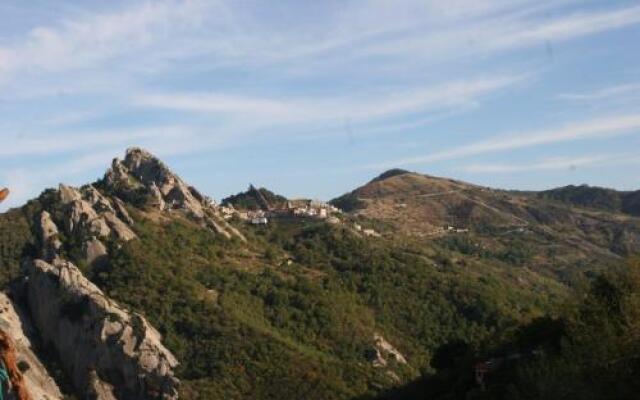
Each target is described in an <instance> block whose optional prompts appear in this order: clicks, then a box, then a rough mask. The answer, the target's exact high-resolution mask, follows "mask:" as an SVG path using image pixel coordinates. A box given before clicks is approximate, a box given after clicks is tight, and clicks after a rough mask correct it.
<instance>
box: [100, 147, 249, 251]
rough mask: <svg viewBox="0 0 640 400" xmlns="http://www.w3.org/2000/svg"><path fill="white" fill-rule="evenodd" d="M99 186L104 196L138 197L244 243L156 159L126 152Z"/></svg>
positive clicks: (208, 203)
mask: <svg viewBox="0 0 640 400" xmlns="http://www.w3.org/2000/svg"><path fill="white" fill-rule="evenodd" d="M101 184H102V185H103V186H104V188H105V190H106V191H107V192H111V193H115V194H121V195H122V196H125V197H128V196H131V195H132V194H134V195H138V196H140V195H142V197H143V198H144V199H145V201H146V202H147V204H148V205H150V206H152V207H153V208H155V209H157V210H159V211H161V212H171V211H182V212H184V213H185V214H186V215H187V216H188V217H189V218H191V219H192V220H193V221H196V222H197V223H199V224H201V225H202V226H203V227H206V228H208V229H210V230H211V231H213V232H215V233H217V234H220V235H222V236H225V237H227V238H232V237H236V238H238V239H240V240H243V241H244V240H246V239H245V237H244V236H243V235H242V233H241V232H240V231H238V230H237V229H236V228H234V227H233V226H231V225H230V224H228V223H227V222H226V221H225V220H224V218H222V216H221V215H220V211H219V208H218V207H217V206H216V204H215V203H214V202H213V201H211V199H209V198H207V197H206V196H203V195H202V194H201V193H200V192H198V190H196V189H195V188H194V187H193V186H189V185H187V184H186V183H185V182H184V181H183V180H182V179H181V178H180V177H179V176H177V175H176V174H174V173H173V172H171V170H170V169H169V168H168V167H167V166H166V165H165V164H164V163H163V162H162V161H160V160H159V159H158V158H156V157H154V156H153V155H152V154H150V153H149V152H147V151H145V150H142V149H140V148H130V149H128V150H127V152H126V155H125V158H124V160H120V159H118V158H116V159H114V160H113V162H112V164H111V168H110V169H109V170H108V171H107V173H106V174H105V176H104V179H103V180H102V182H101Z"/></svg>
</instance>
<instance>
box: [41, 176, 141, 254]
mask: <svg viewBox="0 0 640 400" xmlns="http://www.w3.org/2000/svg"><path fill="white" fill-rule="evenodd" d="M56 194H57V198H58V200H59V202H58V203H57V205H55V206H54V209H55V210H56V212H55V213H54V212H53V210H52V213H50V212H48V211H46V210H45V211H43V212H42V213H41V215H40V219H39V221H38V224H37V231H38V237H39V240H40V243H41V247H42V252H41V255H40V256H41V258H43V259H44V260H47V261H52V260H54V259H55V258H56V257H57V256H58V254H59V250H60V248H61V246H62V242H61V241H60V239H59V229H58V227H62V228H63V230H64V233H65V234H66V237H68V238H69V237H73V238H75V239H77V241H78V242H80V243H84V252H85V255H86V259H87V262H89V263H91V262H93V261H94V260H96V259H97V258H99V257H102V256H104V255H106V254H107V253H106V252H107V248H106V246H105V243H106V241H107V240H109V239H117V240H120V241H123V242H126V241H129V240H132V239H135V238H136V237H137V236H136V234H135V232H134V231H133V230H132V229H131V228H130V226H131V225H133V220H132V219H131V217H130V216H129V213H128V212H127V209H126V207H125V205H124V203H123V202H122V201H121V200H120V199H117V198H114V199H113V200H112V199H111V198H109V197H107V196H105V195H103V194H102V193H100V191H98V190H97V189H96V188H95V187H93V186H91V185H88V186H84V187H82V188H80V189H76V188H73V187H71V186H66V185H63V184H61V185H60V186H59V188H58V191H57V192H56ZM52 214H55V215H57V218H56V220H54V218H53V216H52Z"/></svg>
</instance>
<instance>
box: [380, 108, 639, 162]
mask: <svg viewBox="0 0 640 400" xmlns="http://www.w3.org/2000/svg"><path fill="white" fill-rule="evenodd" d="M638 131H640V114H630V115H619V116H615V117H607V118H599V119H594V120H589V121H582V122H577V123H572V124H568V125H565V126H561V127H558V128H554V129H546V130H540V131H533V132H527V133H517V134H512V135H505V136H499V137H493V138H490V139H487V140H482V141H478V142H475V143H472V144H469V145H464V146H459V147H455V148H452V149H448V150H444V151H441V152H436V153H430V154H426V155H423V156H416V157H407V158H402V159H398V160H394V161H389V162H385V163H380V164H372V165H369V166H368V168H370V169H381V168H388V167H392V166H401V165H417V164H428V163H433V162H437V161H444V160H452V159H461V158H465V157H470V156H475V155H479V154H486V153H496V152H501V151H511V150H517V149H523V148H527V147H533V146H541V145H547V144H552V143H560V142H571V141H576V140H586V139H602V138H608V137H614V136H619V135H625V134H631V133H634V132H638Z"/></svg>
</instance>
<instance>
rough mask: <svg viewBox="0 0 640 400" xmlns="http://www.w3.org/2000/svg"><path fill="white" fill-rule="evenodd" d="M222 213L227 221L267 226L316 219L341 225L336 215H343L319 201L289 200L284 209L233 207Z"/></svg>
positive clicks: (222, 210)
mask: <svg viewBox="0 0 640 400" xmlns="http://www.w3.org/2000/svg"><path fill="white" fill-rule="evenodd" d="M220 212H221V213H222V215H223V217H224V218H225V219H231V218H233V217H234V216H237V217H238V218H240V219H241V220H243V221H247V222H249V223H251V224H254V225H266V224H268V223H269V219H273V218H315V219H324V220H327V222H329V223H339V222H340V219H339V218H338V217H336V216H335V214H339V213H341V211H340V209H338V208H337V207H335V206H333V205H331V204H329V203H325V202H322V201H318V200H289V201H287V203H286V205H285V206H284V207H282V208H270V209H268V210H255V211H251V210H236V209H235V208H234V207H233V206H232V205H227V206H221V207H220Z"/></svg>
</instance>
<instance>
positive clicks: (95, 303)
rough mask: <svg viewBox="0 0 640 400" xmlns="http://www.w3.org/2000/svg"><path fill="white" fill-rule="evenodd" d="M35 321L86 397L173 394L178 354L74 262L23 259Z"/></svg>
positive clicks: (139, 398)
mask: <svg viewBox="0 0 640 400" xmlns="http://www.w3.org/2000/svg"><path fill="white" fill-rule="evenodd" d="M23 270H24V273H25V276H26V284H25V287H26V288H25V296H26V299H27V305H28V309H29V312H30V314H31V317H32V320H33V323H34V325H35V326H36V327H37V329H38V330H39V332H40V334H41V336H42V339H43V341H44V342H45V343H47V344H48V345H50V346H52V347H53V348H54V349H55V350H56V351H57V353H58V354H60V355H64V357H61V361H62V364H63V367H64V369H65V370H66V372H67V373H68V375H69V376H70V377H71V380H72V381H73V384H74V386H75V388H76V390H77V391H78V392H79V393H82V394H83V396H84V397H83V398H87V399H99V400H107V399H131V400H142V399H176V398H177V396H178V395H177V387H178V383H179V382H178V380H177V379H176V378H175V377H174V375H173V369H174V368H175V367H176V366H177V364H178V362H177V360H176V358H175V357H174V356H173V354H171V352H169V350H167V349H166V348H165V347H164V346H163V345H162V343H161V336H160V334H159V333H158V331H157V330H155V329H154V328H153V327H152V326H151V325H150V324H149V323H148V322H147V321H146V320H145V319H144V318H143V317H142V316H141V315H138V314H135V313H131V312H128V311H127V310H126V309H124V308H123V307H121V306H119V305H118V304H117V303H115V302H114V301H113V300H111V299H109V298H108V297H107V296H105V295H104V293H103V292H102V291H101V290H100V289H99V288H98V287H97V286H95V285H94V284H93V283H91V282H90V281H89V280H88V279H86V278H85V277H84V276H83V275H82V273H81V272H80V270H79V269H78V268H77V267H76V266H74V265H73V264H72V263H70V262H67V261H64V260H62V259H60V258H57V259H55V260H53V261H52V262H51V263H48V262H45V261H43V260H39V259H36V260H30V261H26V262H25V263H24V265H23Z"/></svg>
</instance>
